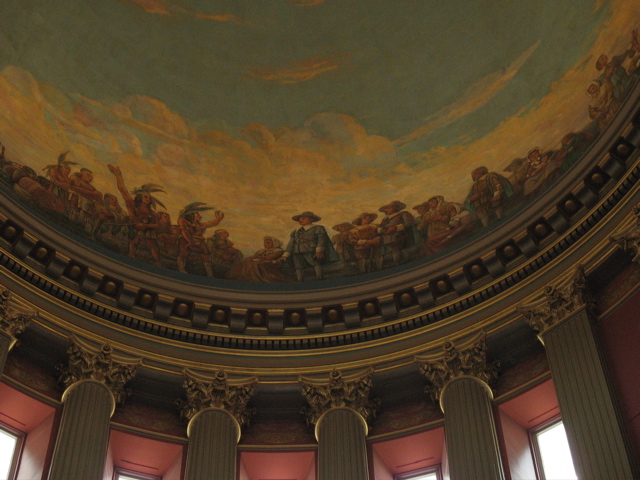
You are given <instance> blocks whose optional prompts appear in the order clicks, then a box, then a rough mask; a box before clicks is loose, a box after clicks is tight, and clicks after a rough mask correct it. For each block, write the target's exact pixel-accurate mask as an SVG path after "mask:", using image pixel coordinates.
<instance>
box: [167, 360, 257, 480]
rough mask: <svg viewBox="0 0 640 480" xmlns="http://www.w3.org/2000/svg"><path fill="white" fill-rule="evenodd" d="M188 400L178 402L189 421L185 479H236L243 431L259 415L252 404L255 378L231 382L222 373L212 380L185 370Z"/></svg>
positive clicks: (184, 417) (183, 416) (184, 416)
mask: <svg viewBox="0 0 640 480" xmlns="http://www.w3.org/2000/svg"><path fill="white" fill-rule="evenodd" d="M183 375H184V377H185V381H184V389H185V393H186V396H187V399H186V400H178V408H179V409H180V416H181V417H182V418H183V420H185V421H187V422H188V426H187V436H188V437H189V447H188V450H187V465H186V471H185V477H184V478H185V480H202V479H207V478H212V479H213V478H215V479H216V480H236V466H237V446H238V442H239V441H240V436H241V430H242V427H243V426H247V425H248V424H249V421H250V420H251V418H252V417H253V415H255V409H253V408H249V407H248V404H249V401H250V400H251V397H252V396H253V393H254V384H255V383H256V382H257V379H256V378H255V377H253V378H250V379H244V380H236V381H235V382H234V384H233V385H232V384H231V381H230V380H228V379H227V375H226V373H225V372H223V371H222V370H219V371H218V372H216V374H215V376H214V378H213V379H212V380H207V379H206V378H204V377H198V376H197V375H196V374H195V373H193V372H190V371H189V370H184V371H183Z"/></svg>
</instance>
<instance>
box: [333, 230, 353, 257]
mask: <svg viewBox="0 0 640 480" xmlns="http://www.w3.org/2000/svg"><path fill="white" fill-rule="evenodd" d="M352 228H353V225H352V224H350V223H349V222H342V223H339V224H337V225H334V226H333V227H332V229H333V230H335V231H336V232H338V233H336V234H335V235H334V236H333V237H331V243H333V247H334V248H335V250H336V252H337V253H338V256H339V257H340V260H342V263H344V264H345V265H352V262H353V261H354V260H355V253H354V251H353V245H351V244H349V243H347V234H348V232H349V231H350V230H351V229H352Z"/></svg>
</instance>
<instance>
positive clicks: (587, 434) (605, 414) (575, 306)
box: [519, 267, 639, 480]
mask: <svg viewBox="0 0 640 480" xmlns="http://www.w3.org/2000/svg"><path fill="white" fill-rule="evenodd" d="M519 310H520V311H521V312H522V314H523V316H524V317H525V319H526V320H527V321H528V322H529V324H530V325H531V326H532V328H534V330H536V331H537V332H538V338H539V339H540V341H541V342H542V343H543V345H544V346H545V349H546V352H547V359H548V361H549V367H550V369H551V374H552V376H553V380H554V383H555V386H556V393H557V395H558V401H559V403H560V411H561V412H562V419H563V422H564V425H565V430H566V432H567V438H568V440H569V445H570V447H571V454H572V457H573V462H574V466H575V469H576V473H577V475H578V477H579V478H581V479H584V480H589V479H593V480H595V479H611V480H617V479H621V478H630V479H631V478H639V477H638V470H637V465H636V464H635V460H634V457H633V454H632V453H631V448H630V445H629V442H628V439H627V436H626V432H625V429H624V426H623V425H624V423H623V421H622V419H621V417H620V413H619V410H618V407H617V403H616V399H615V395H614V393H613V390H612V388H611V385H610V384H609V381H608V375H607V368H606V365H605V363H604V359H603V356H602V354H601V349H600V344H599V341H598V338H597V334H596V331H595V327H594V321H593V312H594V310H595V306H594V303H593V301H592V297H591V295H590V292H589V289H588V286H587V279H586V276H585V272H584V269H583V268H582V267H579V268H578V269H577V270H576V273H575V275H574V276H573V278H572V279H569V280H568V281H565V282H562V283H561V284H559V285H556V286H547V287H545V289H544V292H543V295H542V297H541V299H539V300H538V301H537V302H535V303H533V304H529V305H525V306H522V307H520V309H519Z"/></svg>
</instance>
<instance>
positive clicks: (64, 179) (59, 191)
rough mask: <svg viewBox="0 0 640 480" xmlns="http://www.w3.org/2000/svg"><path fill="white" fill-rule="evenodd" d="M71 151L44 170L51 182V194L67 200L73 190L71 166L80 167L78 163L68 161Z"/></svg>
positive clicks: (63, 154) (61, 155)
mask: <svg viewBox="0 0 640 480" xmlns="http://www.w3.org/2000/svg"><path fill="white" fill-rule="evenodd" d="M68 154H69V151H66V152H64V153H62V154H60V156H59V157H58V162H57V163H54V164H53V165H47V166H46V167H44V168H43V170H44V171H46V176H47V177H49V180H51V193H53V194H54V195H56V196H58V197H60V198H62V199H64V200H67V197H68V195H69V190H71V178H69V175H70V174H71V165H78V163H77V162H72V161H71V160H67V159H66V156H67V155H68Z"/></svg>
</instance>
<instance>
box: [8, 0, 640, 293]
mask: <svg viewBox="0 0 640 480" xmlns="http://www.w3.org/2000/svg"><path fill="white" fill-rule="evenodd" d="M638 25H640V5H639V4H638V2H636V1H633V0H609V1H607V0H580V1H577V0H576V1H573V2H538V1H533V0H529V1H522V2H506V3H505V2H493V1H490V0H473V1H464V2H462V1H453V2H439V1H436V0H430V1H425V2H388V1H384V0H369V1H366V2H365V1H354V2H339V1H337V0H312V1H309V0H278V1H273V0H268V1H267V0H262V1H256V2H220V3H219V4H215V5H212V4H211V3H210V2H204V1H197V0H189V1H187V0H185V1H178V0H109V1H106V2H98V3H96V2H92V3H82V4H73V5H71V4H69V5H66V4H65V5H59V4H57V3H56V4H55V5H54V4H53V3H52V2H49V1H47V0H33V1H32V2H30V3H29V7H28V8H25V6H24V3H23V2H20V1H18V0H9V1H5V2H2V4H1V5H0V32H2V34H0V52H1V55H0V68H1V70H0V105H2V106H3V108H2V109H1V111H0V132H1V133H0V141H1V142H2V144H3V145H4V146H5V152H4V155H3V158H2V160H1V162H2V166H1V168H0V170H1V177H2V182H0V183H2V185H3V186H4V191H5V192H9V191H13V192H12V193H13V194H15V195H16V196H18V197H19V198H21V199H22V201H24V202H27V203H28V204H29V205H31V206H32V207H33V208H34V209H36V210H37V211H38V212H39V213H40V214H41V215H43V216H44V217H46V218H47V219H48V220H49V221H51V222H53V223H55V224H58V225H60V226H62V227H64V228H66V229H67V230H69V231H71V232H73V234H75V235H76V236H77V237H79V238H81V239H83V240H84V241H86V242H88V243H90V244H93V245H96V244H97V245H99V246H100V247H101V248H103V249H106V251H112V252H116V253H117V254H118V259H119V260H122V261H126V259H127V256H129V257H132V258H134V259H136V260H138V261H143V262H147V263H155V264H157V265H161V266H162V267H165V268H169V269H173V270H179V271H182V272H184V273H187V274H196V275H209V276H214V277H216V278H218V279H220V282H219V283H220V284H226V283H225V282H229V281H232V282H238V284H239V283H240V282H290V281H295V280H296V279H298V280H300V279H301V278H305V279H310V278H316V277H317V276H323V277H327V278H338V277H348V276H351V275H366V274H371V273H373V272H376V271H379V270H383V269H386V268H389V267H394V266H397V265H400V264H405V263H407V262H420V261H424V260H423V259H425V258H428V257H431V256H433V255H438V254H439V253H440V252H442V251H444V250H446V249H448V248H451V247H453V246H454V245H462V244H464V242H465V241H466V242H469V241H471V239H472V238H474V236H477V235H479V234H481V233H482V232H483V231H485V230H486V229H487V228H490V227H491V226H493V225H495V224H497V223H500V222H502V221H504V220H503V219H504V218H507V217H509V216H510V215H513V214H515V212H517V211H518V209H519V208H520V207H521V206H523V205H525V204H528V203H530V202H531V201H532V199H534V198H535V197H536V196H537V195H538V194H539V193H540V192H541V191H542V190H544V189H545V188H546V187H547V186H549V185H550V184H551V183H552V182H553V181H554V180H556V179H557V178H558V177H560V176H561V175H563V174H565V173H566V172H568V171H570V170H571V169H572V168H573V166H574V165H575V163H576V162H577V161H578V159H579V157H580V156H581V154H582V153H584V152H585V151H586V150H587V149H588V147H589V145H590V144H591V143H592V142H593V140H594V138H595V137H596V136H597V135H598V134H599V133H600V132H601V131H602V130H603V129H604V128H605V127H606V125H607V124H608V122H609V120H610V119H611V117H612V116H613V114H614V113H615V111H616V109H617V108H618V107H619V106H620V104H621V103H622V102H623V101H624V97H625V94H626V93H627V91H628V90H629V89H630V88H631V87H632V86H633V85H634V84H635V83H636V80H637V78H638V77H640V64H639V59H640V43H639V42H638V37H637V33H634V32H635V29H636V28H637V27H638ZM603 55H604V56H606V57H603ZM587 91H588V92H589V93H587ZM26 167H28V168H26ZM82 169H85V170H82ZM136 199H138V201H137V203H136ZM429 200H430V201H429ZM385 207H388V208H385ZM400 211H403V212H405V213H403V214H401V215H398V213H399V212H400ZM305 212H307V215H302V216H303V217H306V218H311V219H312V220H314V221H315V224H316V225H321V226H322V227H324V228H318V229H316V230H315V237H314V238H313V239H311V240H305V239H294V240H300V241H299V242H298V243H297V245H298V247H299V246H300V244H302V243H306V244H307V245H308V246H309V247H310V250H309V251H310V253H311V254H310V255H307V256H306V257H304V256H303V255H302V253H303V252H299V249H298V250H296V249H295V248H294V247H295V245H296V243H294V244H292V246H291V247H290V248H289V251H290V253H291V257H292V258H293V260H294V262H293V263H292V261H291V259H287V260H286V261H284V262H281V261H280V259H281V258H286V257H287V254H285V255H284V256H283V257H281V256H282V255H283V250H282V249H286V248H287V244H288V243H289V241H290V235H291V234H292V231H295V230H297V229H298V228H299V227H300V225H299V224H298V220H297V217H299V216H301V215H300V214H302V213H305ZM365 213H368V214H370V215H365V216H363V214H365ZM196 215H198V216H199V215H202V219H200V218H196ZM293 218H296V220H294V219H293ZM367 219H370V221H371V223H370V224H368V226H367V224H366V221H367ZM372 226H373V227H375V228H372ZM394 227H395V228H394ZM266 236H268V237H270V238H269V240H268V241H267V242H266V243H265V237H266ZM330 237H331V238H330ZM303 240H304V241H303ZM330 243H333V245H334V249H335V250H336V251H337V252H336V253H337V255H334V254H333V252H332V249H331V248H330V247H329V244H330ZM318 253H320V254H318ZM296 257H297V258H298V261H297V262H296ZM245 260H248V261H245ZM318 264H321V265H322V267H323V268H321V269H320V270H323V271H321V272H319V271H318V269H314V268H313V267H314V266H315V265H318ZM305 269H306V270H307V272H306V273H305V275H304V276H301V275H298V274H296V272H295V270H305Z"/></svg>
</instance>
